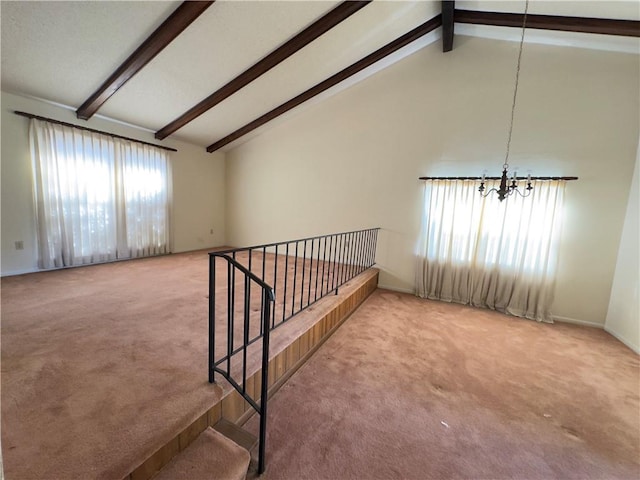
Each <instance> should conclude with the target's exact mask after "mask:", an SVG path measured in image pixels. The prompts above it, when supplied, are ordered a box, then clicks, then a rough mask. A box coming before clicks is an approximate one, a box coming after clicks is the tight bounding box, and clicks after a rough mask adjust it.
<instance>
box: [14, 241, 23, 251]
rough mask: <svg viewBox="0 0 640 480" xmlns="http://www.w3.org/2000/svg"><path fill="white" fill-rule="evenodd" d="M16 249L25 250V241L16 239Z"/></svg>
mask: <svg viewBox="0 0 640 480" xmlns="http://www.w3.org/2000/svg"><path fill="white" fill-rule="evenodd" d="M16 250H24V242H23V241H22V240H18V241H16Z"/></svg>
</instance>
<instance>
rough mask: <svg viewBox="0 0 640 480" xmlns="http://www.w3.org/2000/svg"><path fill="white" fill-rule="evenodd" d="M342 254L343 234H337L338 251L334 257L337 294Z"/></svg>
mask: <svg viewBox="0 0 640 480" xmlns="http://www.w3.org/2000/svg"><path fill="white" fill-rule="evenodd" d="M341 256H342V235H336V252H335V258H334V260H335V261H334V272H333V274H334V277H335V282H334V283H335V285H334V288H335V290H336V295H337V294H338V287H339V286H340V268H341V267H340V257H341Z"/></svg>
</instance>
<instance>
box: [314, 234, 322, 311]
mask: <svg viewBox="0 0 640 480" xmlns="http://www.w3.org/2000/svg"><path fill="white" fill-rule="evenodd" d="M320 240H321V239H320V238H319V239H318V259H317V260H316V288H315V291H314V293H313V301H314V302H315V301H316V300H318V274H319V273H320ZM320 289H321V290H322V287H320ZM320 298H322V291H320Z"/></svg>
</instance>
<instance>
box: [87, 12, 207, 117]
mask: <svg viewBox="0 0 640 480" xmlns="http://www.w3.org/2000/svg"><path fill="white" fill-rule="evenodd" d="M213 1H215V0H213ZM213 1H209V2H201V1H188V2H182V4H181V5H180V6H179V7H178V8H176V9H175V11H174V12H173V13H172V14H171V15H170V16H169V17H168V18H167V19H166V20H165V21H164V22H162V25H160V26H159V27H158V28H157V29H156V30H155V31H154V32H153V33H152V34H151V35H149V37H148V38H147V39H146V40H145V41H144V42H142V44H141V45H140V46H139V47H138V48H137V49H136V50H135V52H133V53H132V54H131V55H130V56H129V58H127V59H126V60H125V61H124V62H123V63H122V65H120V66H119V67H118V68H117V69H116V70H115V72H113V73H112V74H111V75H110V76H109V78H107V80H105V82H104V83H103V84H102V85H100V88H98V90H96V91H95V92H94V93H93V94H92V95H91V96H90V97H89V98H88V99H87V100H85V102H84V103H83V104H82V105H81V106H80V108H78V110H76V115H77V116H78V118H80V119H82V120H89V119H90V118H91V117H92V116H93V114H94V113H96V112H97V111H98V109H99V108H100V107H101V106H102V105H103V104H104V102H106V101H107V100H108V99H109V98H110V97H111V95H113V94H114V93H116V92H117V91H118V89H119V88H120V87H122V86H123V85H124V84H125V83H127V81H129V79H131V77H133V76H134V75H135V74H136V73H138V72H139V71H140V70H141V69H142V68H143V67H144V66H145V65H146V64H147V63H149V62H150V61H151V60H152V59H153V58H154V57H155V56H156V55H157V54H158V53H160V52H161V51H162V50H163V49H164V48H165V47H166V46H167V45H169V44H170V43H171V42H172V41H173V40H174V39H175V38H176V37H177V36H178V35H179V34H180V33H182V31H183V30H184V29H185V28H187V27H188V26H189V25H191V23H193V21H194V20H195V19H196V18H198V17H199V16H200V15H201V14H202V13H203V12H204V11H205V10H206V9H207V8H209V7H210V6H211V4H212V3H213Z"/></svg>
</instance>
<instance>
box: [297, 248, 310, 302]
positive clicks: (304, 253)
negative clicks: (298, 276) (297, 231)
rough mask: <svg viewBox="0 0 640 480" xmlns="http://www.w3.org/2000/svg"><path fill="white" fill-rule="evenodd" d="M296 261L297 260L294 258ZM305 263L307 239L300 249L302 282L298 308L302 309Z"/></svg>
mask: <svg viewBox="0 0 640 480" xmlns="http://www.w3.org/2000/svg"><path fill="white" fill-rule="evenodd" d="M296 261H297V260H296ZM305 263H307V241H306V240H305V241H304V248H303V250H302V284H301V286H300V310H302V303H303V300H304V269H305Z"/></svg>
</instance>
